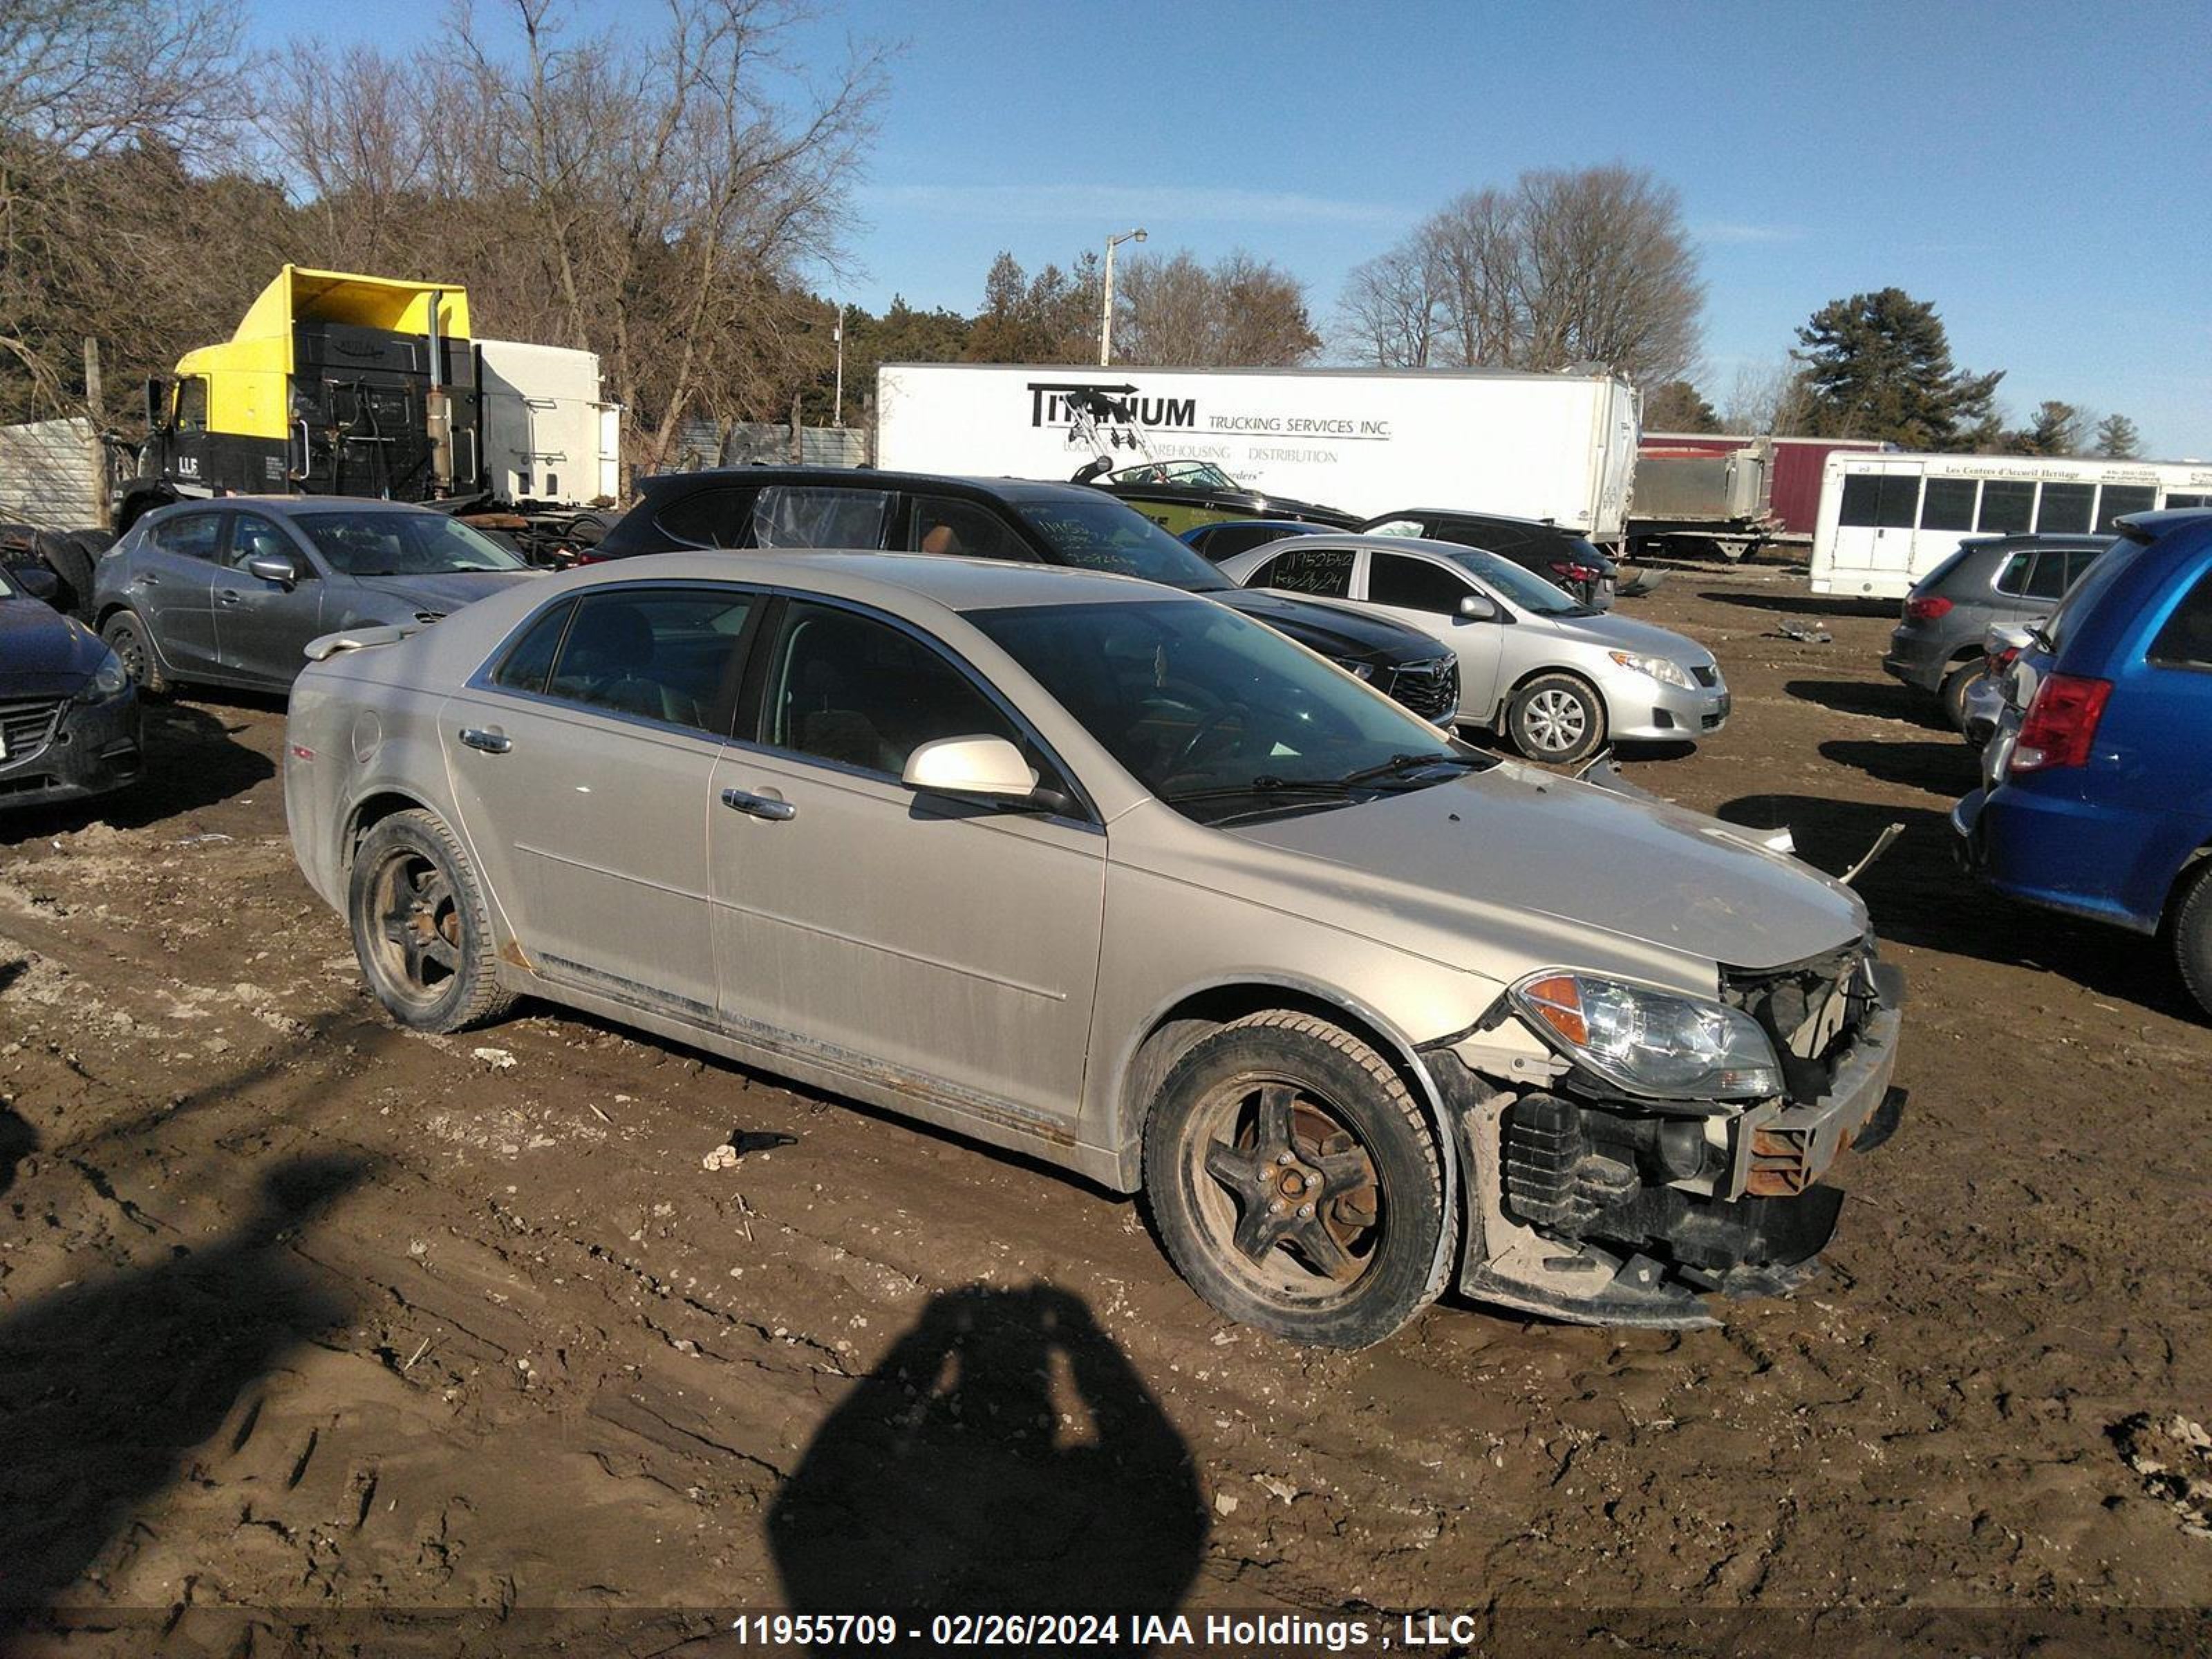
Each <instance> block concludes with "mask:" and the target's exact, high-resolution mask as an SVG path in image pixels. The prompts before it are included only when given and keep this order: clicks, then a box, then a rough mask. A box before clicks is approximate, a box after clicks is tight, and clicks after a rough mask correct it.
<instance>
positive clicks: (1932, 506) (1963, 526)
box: [1920, 478, 1980, 530]
mask: <svg viewBox="0 0 2212 1659" xmlns="http://www.w3.org/2000/svg"><path fill="white" fill-rule="evenodd" d="M1979 488H1980V486H1979V484H1978V483H1977V481H1976V480H1974V479H1972V478H1930V479H1929V481H1928V490H1927V493H1926V494H1925V495H1923V496H1922V497H1921V501H1920V527H1921V528H1922V529H1923V530H1972V528H1973V527H1974V495H1975V492H1976V491H1977V490H1978V489H1979Z"/></svg>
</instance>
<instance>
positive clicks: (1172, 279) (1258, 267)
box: [1114, 248, 1321, 368]
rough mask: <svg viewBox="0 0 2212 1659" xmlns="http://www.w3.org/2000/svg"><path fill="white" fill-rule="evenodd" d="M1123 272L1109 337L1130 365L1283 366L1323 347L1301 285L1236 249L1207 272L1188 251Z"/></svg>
mask: <svg viewBox="0 0 2212 1659" xmlns="http://www.w3.org/2000/svg"><path fill="white" fill-rule="evenodd" d="M1114 337H1115V343H1116V350H1117V351H1118V353H1119V354H1120V355H1121V356H1122V357H1123V358H1124V359H1125V360H1126V361H1127V362H1133V363H1151V364H1157V365H1159V366H1161V367H1164V368H1165V367H1175V368H1221V367H1227V366H1232V365H1233V366H1238V367H1243V368H1284V367H1287V366H1289V365H1291V364H1293V363H1300V362H1305V361H1306V360H1307V359H1308V358H1309V357H1310V356H1312V355H1313V353H1314V351H1315V350H1316V349H1317V348H1318V347H1319V346H1320V344H1321V339H1320V337H1319V336H1318V335H1316V333H1315V332H1314V331H1313V325H1312V321H1311V319H1310V318H1309V317H1308V316H1307V314H1306V303H1305V289H1304V286H1303V285H1302V284H1301V283H1299V282H1298V281H1297V279H1296V278H1295V277H1293V276H1290V275H1289V274H1288V273H1287V272H1285V271H1284V270H1281V269H1280V268H1279V267H1278V266H1276V265H1273V264H1270V263H1268V262H1267V261H1266V260H1263V259H1261V258H1256V257H1255V256H1254V255H1252V254H1250V253H1248V252H1244V251H1243V249H1241V248H1240V249H1238V250H1237V251H1236V252H1232V253H1231V254H1229V255H1228V256H1227V257H1225V258H1223V259H1221V260H1219V261H1218V262H1217V263H1216V264H1214V265H1213V266H1212V268H1211V269H1210V270H1209V269H1208V268H1207V267H1206V266H1204V265H1201V264H1199V263H1198V261H1197V260H1196V259H1195V258H1192V257H1191V255H1190V254H1189V253H1188V252H1178V253H1176V254H1175V255H1173V256H1172V257H1171V258H1164V259H1163V258H1135V259H1132V260H1130V261H1129V263H1128V265H1127V276H1126V277H1125V278H1123V279H1121V280H1118V281H1117V282H1116V283H1115V320H1114Z"/></svg>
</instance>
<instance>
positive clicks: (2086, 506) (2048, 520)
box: [2035, 483, 2097, 536]
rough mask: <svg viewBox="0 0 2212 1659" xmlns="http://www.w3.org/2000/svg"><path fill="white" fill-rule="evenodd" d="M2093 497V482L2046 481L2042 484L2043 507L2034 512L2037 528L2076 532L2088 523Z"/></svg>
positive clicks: (2048, 533)
mask: <svg viewBox="0 0 2212 1659" xmlns="http://www.w3.org/2000/svg"><path fill="white" fill-rule="evenodd" d="M2096 500H2097V486H2096V485H2094V484H2086V483H2047V484H2045V485H2044V486H2043V507H2042V510H2041V511H2039V513H2037V514H2036V515H2035V527H2036V530H2037V531H2038V532H2039V533H2040V534H2043V535H2046V536H2053V535H2069V536H2071V535H2079V534H2080V533H2081V532H2083V531H2085V530H2087V528H2088V527H2089V515H2090V513H2091V512H2092V510H2093V508H2094V507H2095V505H2096Z"/></svg>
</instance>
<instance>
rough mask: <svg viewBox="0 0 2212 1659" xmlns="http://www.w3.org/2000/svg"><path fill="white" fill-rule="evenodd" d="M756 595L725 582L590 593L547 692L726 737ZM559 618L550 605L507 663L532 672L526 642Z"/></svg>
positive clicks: (535, 642)
mask: <svg viewBox="0 0 2212 1659" xmlns="http://www.w3.org/2000/svg"><path fill="white" fill-rule="evenodd" d="M753 603H754V599H753V596H752V595H751V594H750V593H744V592H735V591H732V590H730V589H726V588H717V589H684V588H651V587H611V588H602V589H598V590H595V591H593V592H587V593H586V594H584V595H582V596H581V597H580V599H577V601H576V604H575V615H574V619H573V620H571V621H570V622H569V623H568V630H567V634H566V636H565V637H563V638H562V640H561V641H560V643H559V647H558V650H557V653H556V655H555V657H554V660H553V666H552V672H551V674H550V677H549V678H548V679H547V680H546V682H545V695H546V696H552V697H558V698H560V699H561V700H562V701H563V702H573V703H579V704H581V705H582V706H584V707H585V708H602V709H605V710H607V711H609V712H610V713H613V714H633V715H636V716H638V717H639V718H641V719H644V720H663V721H665V722H667V723H668V724H669V725H671V726H690V727H691V728H692V729H694V730H695V731H700V732H708V733H709V734H710V735H713V736H717V737H719V736H721V735H723V734H724V733H726V732H728V730H729V726H730V714H731V711H732V709H733V708H735V707H736V704H737V687H738V670H739V666H740V656H741V653H740V650H739V647H740V644H741V643H742V641H743V639H744V628H745V622H746V619H747V617H749V616H750V612H751V609H752V605H753ZM552 622H553V617H552V615H551V614H550V613H549V615H548V616H547V617H544V618H542V619H541V620H540V621H539V622H538V625H537V626H536V627H535V628H533V629H531V631H530V632H529V633H528V634H527V635H524V637H523V639H522V641H520V644H518V646H517V647H516V649H515V655H514V657H511V658H510V659H509V663H511V664H513V672H514V675H515V678H516V679H517V680H518V681H526V679H527V678H528V677H529V675H530V673H531V664H530V660H529V659H526V658H524V649H525V647H529V648H530V651H531V653H532V656H534V654H535V653H536V651H537V650H538V649H539V648H541V647H540V642H539V638H538V636H539V634H540V632H541V630H547V631H550V629H551V626H552ZM517 659H521V660H517ZM507 671H508V664H502V665H501V668H500V671H499V673H498V674H495V676H494V678H495V679H498V680H501V683H502V684H504V683H506V682H505V681H504V680H503V679H502V678H501V677H502V676H504V675H506V674H507ZM520 689H525V690H526V689H528V687H527V686H526V685H523V686H522V687H521V688H520Z"/></svg>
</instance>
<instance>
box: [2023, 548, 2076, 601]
mask: <svg viewBox="0 0 2212 1659" xmlns="http://www.w3.org/2000/svg"><path fill="white" fill-rule="evenodd" d="M2066 574H2067V572H2066V553H2065V550H2064V549H2063V548H2057V547H2046V548H2045V549H2044V550H2042V551H2041V552H2039V553H2038V554H2037V555H2036V556H2035V568H2034V569H2033V570H2032V571H2030V572H2029V573H2028V578H2027V597H2028V598H2029V599H2057V598H2058V597H2059V596H2060V595H2061V594H2063V592H2065V591H2066Z"/></svg>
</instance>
